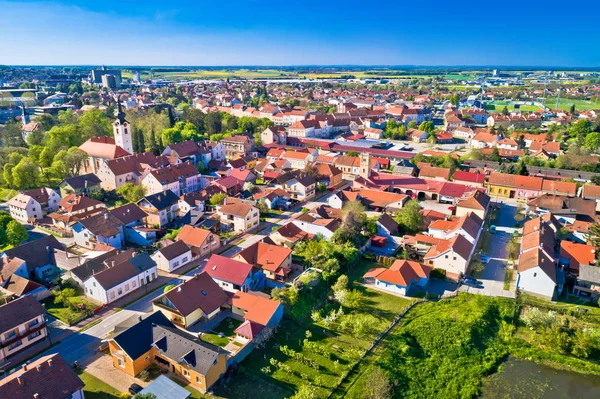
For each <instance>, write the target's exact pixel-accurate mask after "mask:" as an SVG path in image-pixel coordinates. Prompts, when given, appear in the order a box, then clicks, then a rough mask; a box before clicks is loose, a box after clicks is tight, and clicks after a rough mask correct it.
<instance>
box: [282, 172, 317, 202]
mask: <svg viewBox="0 0 600 399" xmlns="http://www.w3.org/2000/svg"><path fill="white" fill-rule="evenodd" d="M316 185H317V182H316V181H315V179H313V178H312V177H311V176H309V175H298V176H295V177H292V178H291V179H290V180H288V181H286V182H285V183H284V184H283V187H282V189H283V190H284V191H285V192H286V193H289V194H290V196H291V197H292V198H293V199H295V200H298V201H306V200H308V199H310V198H312V197H314V195H315V190H316Z"/></svg>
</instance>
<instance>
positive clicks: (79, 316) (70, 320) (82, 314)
mask: <svg viewBox="0 0 600 399" xmlns="http://www.w3.org/2000/svg"><path fill="white" fill-rule="evenodd" d="M53 298H54V297H50V298H49V299H48V300H47V301H45V302H44V303H43V305H44V307H45V308H46V309H47V311H48V314H50V315H52V316H54V317H56V318H57V319H59V320H60V321H63V322H65V323H67V324H69V325H73V324H75V323H78V322H80V321H81V320H83V319H85V318H86V317H88V314H87V313H86V311H83V310H82V311H79V310H77V311H74V310H72V309H70V308H68V307H65V306H63V305H62V304H61V305H57V304H55V303H54V301H53ZM69 301H70V302H71V303H74V304H79V303H82V304H84V305H85V308H86V310H87V311H90V312H91V311H92V310H93V309H95V308H97V307H98V305H97V304H96V303H94V302H92V301H90V300H89V299H88V298H87V297H86V296H84V295H80V296H75V297H71V298H69Z"/></svg>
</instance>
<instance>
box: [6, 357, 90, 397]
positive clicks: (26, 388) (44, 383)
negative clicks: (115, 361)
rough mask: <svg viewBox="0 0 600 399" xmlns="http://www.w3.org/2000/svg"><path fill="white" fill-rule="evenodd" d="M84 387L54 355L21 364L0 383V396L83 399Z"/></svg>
mask: <svg viewBox="0 0 600 399" xmlns="http://www.w3.org/2000/svg"><path fill="white" fill-rule="evenodd" d="M83 387H84V383H83V381H82V380H81V378H79V376H78V375H77V373H76V372H75V370H73V368H72V367H71V365H70V364H67V362H66V361H65V360H64V359H63V358H62V356H61V355H60V354H58V353H54V354H52V355H47V356H42V357H40V358H39V359H36V360H33V361H31V362H28V363H27V364H23V365H22V366H21V368H20V369H17V370H16V371H15V372H14V373H12V374H9V375H7V376H6V377H4V378H3V379H1V380H0V392H2V396H3V397H4V398H10V399H31V398H34V399H46V398H48V399H84V395H83Z"/></svg>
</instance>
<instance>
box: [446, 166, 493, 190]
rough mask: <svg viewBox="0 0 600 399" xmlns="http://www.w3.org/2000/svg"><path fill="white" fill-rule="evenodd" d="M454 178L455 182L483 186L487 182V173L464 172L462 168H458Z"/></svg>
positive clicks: (470, 185)
mask: <svg viewBox="0 0 600 399" xmlns="http://www.w3.org/2000/svg"><path fill="white" fill-rule="evenodd" d="M452 180H453V181H454V182H455V183H460V184H464V185H465V186H469V187H478V188H482V187H483V185H484V183H485V175H484V174H483V173H472V172H463V171H461V170H457V171H455V172H454V175H453V176H452Z"/></svg>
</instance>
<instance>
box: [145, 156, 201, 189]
mask: <svg viewBox="0 0 600 399" xmlns="http://www.w3.org/2000/svg"><path fill="white" fill-rule="evenodd" d="M200 179H201V175H200V173H198V169H197V168H196V166H195V165H194V164H193V163H191V162H189V161H187V162H183V163H180V164H177V165H169V166H167V167H165V168H162V169H156V170H151V171H150V173H148V174H147V175H146V177H144V178H143V179H142V182H141V184H142V185H143V186H144V187H146V189H147V194H148V195H151V194H157V193H162V192H163V191H166V190H171V191H172V192H174V193H175V195H178V196H179V195H182V194H187V193H190V192H194V191H198V190H200V189H201V188H202V187H201V186H200Z"/></svg>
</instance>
